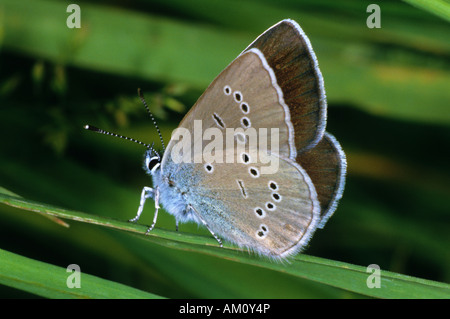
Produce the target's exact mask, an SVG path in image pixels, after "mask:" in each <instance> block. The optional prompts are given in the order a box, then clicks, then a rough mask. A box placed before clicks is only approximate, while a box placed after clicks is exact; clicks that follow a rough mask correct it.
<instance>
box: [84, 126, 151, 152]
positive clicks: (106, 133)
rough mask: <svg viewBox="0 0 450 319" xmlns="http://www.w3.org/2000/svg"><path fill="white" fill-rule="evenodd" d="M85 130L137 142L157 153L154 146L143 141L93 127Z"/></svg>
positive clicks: (86, 127) (87, 127)
mask: <svg viewBox="0 0 450 319" xmlns="http://www.w3.org/2000/svg"><path fill="white" fill-rule="evenodd" d="M84 128H85V129H86V130H89V131H93V132H96V133H100V134H105V135H110V136H114V137H118V138H121V139H124V140H127V141H131V142H135V143H137V144H139V145H143V146H145V147H146V148H147V149H149V150H152V151H154V152H155V153H156V151H155V149H154V148H153V144H152V145H150V144H145V143H143V142H141V141H138V140H136V139H134V138H131V137H127V136H123V135H119V134H116V133H111V132H108V131H105V130H102V129H100V128H98V127H95V126H92V125H85V126H84Z"/></svg>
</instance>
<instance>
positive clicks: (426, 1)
mask: <svg viewBox="0 0 450 319" xmlns="http://www.w3.org/2000/svg"><path fill="white" fill-rule="evenodd" d="M403 1H405V2H408V3H410V4H412V5H413V6H416V7H418V8H422V9H424V10H427V11H428V12H431V13H433V14H435V15H437V16H440V17H441V18H444V19H445V20H447V21H450V3H449V1H448V0H403Z"/></svg>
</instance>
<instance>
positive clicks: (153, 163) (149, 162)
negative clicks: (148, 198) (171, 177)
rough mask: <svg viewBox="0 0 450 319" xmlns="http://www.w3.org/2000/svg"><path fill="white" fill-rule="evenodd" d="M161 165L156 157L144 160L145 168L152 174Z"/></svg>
mask: <svg viewBox="0 0 450 319" xmlns="http://www.w3.org/2000/svg"><path fill="white" fill-rule="evenodd" d="M160 165H161V163H160V159H159V157H158V156H153V157H152V158H148V157H147V159H146V166H147V168H148V170H149V171H150V172H152V173H153V172H154V171H155V170H156V169H157V168H158V167H159V166H160Z"/></svg>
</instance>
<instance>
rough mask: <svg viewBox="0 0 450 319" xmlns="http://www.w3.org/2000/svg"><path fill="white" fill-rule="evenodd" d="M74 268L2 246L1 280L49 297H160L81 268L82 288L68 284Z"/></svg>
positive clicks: (0, 282) (0, 258)
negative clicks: (24, 255)
mask: <svg viewBox="0 0 450 319" xmlns="http://www.w3.org/2000/svg"><path fill="white" fill-rule="evenodd" d="M71 273H72V272H68V271H67V269H65V268H61V267H57V266H54V265H51V264H48V263H44V262H40V261H37V260H33V259H30V258H26V257H23V256H20V255H17V254H14V253H11V252H8V251H6V250H3V249H0V284H3V285H7V286H11V287H14V288H16V289H20V290H24V291H27V292H29V293H32V294H36V295H38V296H42V297H47V298H57V299H59V298H95V299H106V298H107V299H112V298H124V299H133V298H151V299H155V298H161V297H160V296H157V295H154V294H151V293H148V292H145V291H141V290H138V289H135V288H132V287H129V286H126V285H122V284H119V283H116V282H113V281H109V280H105V279H102V278H99V277H96V276H92V275H89V274H86V273H84V272H83V269H80V288H69V287H68V285H67V279H68V277H69V276H70V275H71Z"/></svg>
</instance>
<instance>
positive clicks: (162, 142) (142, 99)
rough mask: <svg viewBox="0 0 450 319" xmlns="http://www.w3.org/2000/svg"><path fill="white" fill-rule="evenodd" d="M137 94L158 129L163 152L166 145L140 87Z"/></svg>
mask: <svg viewBox="0 0 450 319" xmlns="http://www.w3.org/2000/svg"><path fill="white" fill-rule="evenodd" d="M138 95H139V98H140V99H141V101H142V103H143V104H144V106H145V108H146V109H147V112H148V114H149V115H150V118H151V119H152V121H153V125H155V127H156V130H157V131H158V135H159V139H160V140H161V144H162V149H163V152H164V151H165V150H166V147H165V146H164V141H163V138H162V134H161V131H160V130H159V127H158V125H157V124H156V121H155V117H154V116H153V114H152V112H150V109H149V107H148V105H147V102H146V101H145V99H144V94H142V91H141V89H140V88H138Z"/></svg>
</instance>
